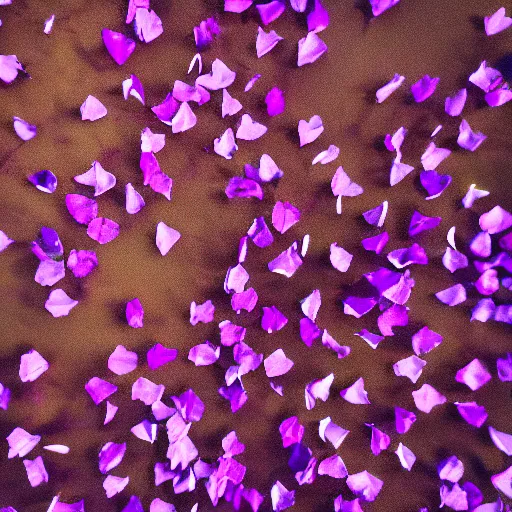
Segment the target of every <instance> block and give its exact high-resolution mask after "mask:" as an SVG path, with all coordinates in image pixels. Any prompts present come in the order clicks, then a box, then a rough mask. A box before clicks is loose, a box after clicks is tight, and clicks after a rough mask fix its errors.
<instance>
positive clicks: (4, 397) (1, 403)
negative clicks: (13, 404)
mask: <svg viewBox="0 0 512 512" xmlns="http://www.w3.org/2000/svg"><path fill="white" fill-rule="evenodd" d="M10 401H11V390H10V389H9V388H6V387H5V386H4V385H3V384H2V383H0V409H2V410H4V411H7V409H8V407H9V402H10Z"/></svg>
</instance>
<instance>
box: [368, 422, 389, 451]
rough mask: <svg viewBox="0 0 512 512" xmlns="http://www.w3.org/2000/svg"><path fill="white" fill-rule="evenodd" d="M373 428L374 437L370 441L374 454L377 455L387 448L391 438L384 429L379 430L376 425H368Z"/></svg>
mask: <svg viewBox="0 0 512 512" xmlns="http://www.w3.org/2000/svg"><path fill="white" fill-rule="evenodd" d="M368 426H369V427H371V429H372V439H371V442H370V448H371V450H372V453H373V455H375V456H377V455H379V454H380V452H382V451H383V450H387V449H388V447H389V445H390V443H391V438H390V437H389V436H388V435H387V434H385V433H384V432H382V430H379V429H378V428H376V427H374V426H373V425H372V424H369V425H368Z"/></svg>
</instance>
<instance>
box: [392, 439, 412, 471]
mask: <svg viewBox="0 0 512 512" xmlns="http://www.w3.org/2000/svg"><path fill="white" fill-rule="evenodd" d="M395 453H396V454H397V455H398V459H399V460H400V464H401V465H402V467H403V468H404V469H407V471H411V469H412V467H413V465H414V463H415V462H416V455H414V453H412V451H411V450H409V448H407V446H405V445H403V444H402V443H400V444H399V445H398V448H397V449H396V451H395Z"/></svg>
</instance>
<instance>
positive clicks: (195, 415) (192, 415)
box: [171, 389, 204, 422]
mask: <svg viewBox="0 0 512 512" xmlns="http://www.w3.org/2000/svg"><path fill="white" fill-rule="evenodd" d="M171 398H172V400H173V401H174V405H175V406H176V408H177V409H178V411H179V412H180V414H181V416H182V418H183V419H184V421H187V422H190V421H199V420H200V419H201V418H202V417H203V414H204V403H203V401H202V400H201V399H200V398H199V397H198V396H197V395H196V394H195V393H194V390H193V389H188V390H187V391H185V392H184V393H182V394H181V395H180V396H179V397H177V396H173V397H171Z"/></svg>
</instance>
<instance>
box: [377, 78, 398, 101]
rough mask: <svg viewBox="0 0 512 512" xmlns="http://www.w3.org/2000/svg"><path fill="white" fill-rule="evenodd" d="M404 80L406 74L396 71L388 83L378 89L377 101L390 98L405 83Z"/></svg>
mask: <svg viewBox="0 0 512 512" xmlns="http://www.w3.org/2000/svg"><path fill="white" fill-rule="evenodd" d="M404 80H405V76H402V75H400V74H398V73H395V76H394V77H393V78H392V79H391V80H390V81H389V82H388V83H387V84H386V85H383V86H382V87H381V88H380V89H378V90H377V93H376V97H377V103H382V102H383V101H384V100H385V99H387V98H389V96H391V94H393V93H394V92H395V91H396V90H397V89H398V88H399V87H400V86H401V85H402V84H403V83H404Z"/></svg>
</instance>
